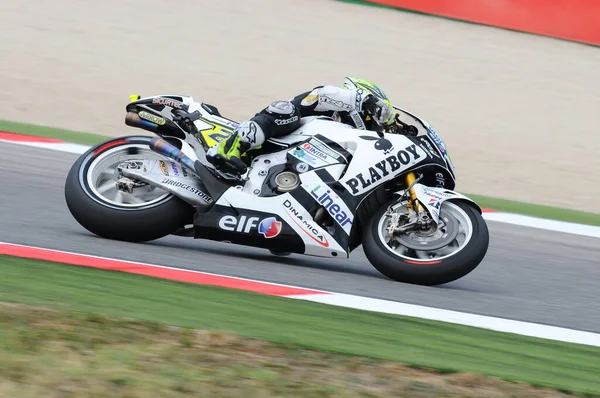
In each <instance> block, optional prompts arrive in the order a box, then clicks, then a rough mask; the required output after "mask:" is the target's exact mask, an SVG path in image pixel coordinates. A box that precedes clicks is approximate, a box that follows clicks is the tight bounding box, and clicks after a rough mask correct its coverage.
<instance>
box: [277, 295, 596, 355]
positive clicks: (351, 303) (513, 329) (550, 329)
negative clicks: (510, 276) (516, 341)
mask: <svg viewBox="0 0 600 398" xmlns="http://www.w3.org/2000/svg"><path fill="white" fill-rule="evenodd" d="M286 297H289V298H294V299H298V300H306V301H313V302H316V303H322V304H328V305H335V306H340V307H348V308H355V309H360V310H365V311H372V312H381V313H386V314H394V315H403V316H409V317H413V318H422V319H429V320H432V321H441V322H447V323H454V324H458V325H464V326H472V327H476V328H480V329H488V330H494V331H497V332H504V333H513V334H518V335H522V336H530V337H537V338H541V339H546V340H555V341H562V342H566V343H575V344H583V345H590V346H595V347H600V334H598V333H591V332H584V331H580V330H574V329H567V328H561V327H556V326H548V325H542V324H537V323H530V322H521V321H514V320H510V319H505V318H496V317H491V316H485V315H476V314H468V313H464V312H458V311H450V310H443V309H439V308H432V307H424V306H421V305H413V304H405V303H399V302H396V301H389V300H380V299H374V298H369V297H361V296H354V295H350V294H341V293H331V294H325V295H323V294H307V295H298V296H286Z"/></svg>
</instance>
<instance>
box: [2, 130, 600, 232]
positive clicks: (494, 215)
mask: <svg viewBox="0 0 600 398" xmlns="http://www.w3.org/2000/svg"><path fill="white" fill-rule="evenodd" d="M0 142H8V143H11V144H17V145H25V146H30V147H36V148H44V149H50V150H53V151H61V152H69V153H77V154H82V153H84V152H85V151H87V150H88V149H89V148H90V147H89V146H87V145H80V144H71V143H68V142H61V143H51V142H17V141H9V140H3V139H0ZM483 218H485V219H486V220H488V221H495V222H501V223H504V224H512V225H519V226H522V227H530V228H537V229H543V230H546V231H554V232H563V233H567V234H572V235H580V236H587V237H592V238H600V227H595V226H591V225H583V224H575V223H570V222H564V221H555V220H548V219H544V218H538V217H530V216H524V215H520V214H513V213H503V212H485V213H484V214H483Z"/></svg>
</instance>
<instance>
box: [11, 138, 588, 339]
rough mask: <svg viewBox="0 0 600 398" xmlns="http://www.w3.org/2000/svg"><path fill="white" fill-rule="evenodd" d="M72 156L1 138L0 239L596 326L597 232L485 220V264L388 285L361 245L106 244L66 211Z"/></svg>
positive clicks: (493, 313) (174, 241) (178, 240)
mask: <svg viewBox="0 0 600 398" xmlns="http://www.w3.org/2000/svg"><path fill="white" fill-rule="evenodd" d="M77 157H78V155H72V154H67V153H61V152H54V151H50V150H46V149H36V148H28V147H23V146H18V145H14V144H9V143H0V173H1V175H2V180H1V181H2V184H1V185H0V186H1V189H0V203H1V205H0V241H3V242H10V243H21V244H29V245H33V246H41V247H46V248H50V249H62V250H68V251H74V252H80V253H86V254H91V255H99V256H106V257H114V258H120V259H125V260H132V261H141V262H147V263H152V264H161V265H169V266H173V267H180V268H188V269H196V270H202V271H207V272H215V273H221V274H226V275H232V276H239V277H245V278H252V279H258V280H264V281H270V282H278V283H287V284H293V285H297V286H304V287H311V288H317V289H324V290H329V291H335V292H341V293H350V294H356V295H362V296H368V297H375V298H382V299H387V300H394V301H401V302H405V303H411V304H419V305H425V306H431V307H436V308H443V309H450V310H456V311H462V312H470V313H476V314H483V315H491V316H497V317H503V318H510V319H515V320H522V321H529V322H536V323H544V324H549V325H555V326H562V327H568V328H574V329H580V330H587V331H592V332H600V317H598V309H599V308H600V295H599V294H598V285H599V284H600V259H599V258H598V255H599V254H600V240H598V239H596V238H586V237H580V236H575V235H568V234H562V233H556V232H548V231H543V230H538V229H532V228H525V227H517V226H512V225H507V224H500V223H493V222H489V224H488V225H489V227H490V233H491V242H490V250H489V252H488V255H487V257H486V259H485V260H484V261H483V263H482V264H481V265H480V266H479V267H478V268H477V269H476V270H475V271H473V272H472V273H471V274H470V275H467V276H466V277H464V278H463V279H461V280H459V281H456V282H454V283H450V284H447V285H444V286H440V287H422V286H413V285H408V284H401V283H397V282H393V281H390V280H388V279H386V278H385V277H384V276H382V275H381V274H379V273H378V272H377V271H376V270H375V269H374V268H372V267H371V265H370V264H369V263H368V262H367V260H366V258H365V256H364V254H363V253H362V250H360V249H357V250H356V251H355V252H353V253H352V254H351V258H350V259H349V260H328V259H320V258H311V257H305V256H299V255H293V256H290V257H285V258H281V257H274V256H271V255H270V254H269V252H268V251H266V250H261V249H254V248H248V247H244V246H235V245H231V244H226V243H216V242H207V241H200V240H193V239H191V238H182V237H168V238H164V239H160V240H157V241H154V242H151V243H148V244H131V243H124V242H116V241H109V240H105V239H102V238H98V237H96V236H94V235H91V234H90V233H89V232H87V231H86V230H84V229H83V228H82V227H81V226H79V224H77V222H76V221H75V220H74V219H73V218H72V217H71V215H70V213H69V212H68V209H67V207H66V204H65V201H64V196H63V187H64V180H65V177H66V175H67V172H68V170H69V168H70V166H71V164H72V163H73V162H74V161H75V159H76V158H77ZM459 173H460V171H459ZM459 181H460V175H459ZM459 184H460V182H459ZM458 189H459V190H460V185H459V187H458ZM0 277H1V267H0Z"/></svg>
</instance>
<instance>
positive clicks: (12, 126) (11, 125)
mask: <svg viewBox="0 0 600 398" xmlns="http://www.w3.org/2000/svg"><path fill="white" fill-rule="evenodd" d="M0 131H4V132H7V133H17V134H25V135H33V136H37V137H45V138H57V139H59V140H63V141H67V142H72V143H75V144H82V145H95V144H98V143H100V142H102V141H106V140H107V139H108V138H109V137H106V136H102V135H96V134H89V133H82V132H79V131H71V130H64V129H57V128H53V127H45V126H36V125H33V124H26V123H18V122H10V121H7V120H0Z"/></svg>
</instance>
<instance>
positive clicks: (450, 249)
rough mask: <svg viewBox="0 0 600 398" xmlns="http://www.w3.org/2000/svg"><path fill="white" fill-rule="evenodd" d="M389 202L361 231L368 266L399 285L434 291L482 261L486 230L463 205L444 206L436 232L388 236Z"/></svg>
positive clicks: (465, 273) (470, 210) (476, 212)
mask: <svg viewBox="0 0 600 398" xmlns="http://www.w3.org/2000/svg"><path fill="white" fill-rule="evenodd" d="M393 203H394V202H391V203H388V204H387V205H385V206H382V207H381V209H379V210H378V211H377V212H376V213H375V214H374V215H373V217H372V218H371V219H370V221H369V222H368V223H367V225H366V228H365V229H364V231H363V248H364V251H365V254H366V256H367V258H368V259H369V262H370V263H371V264H372V265H373V266H374V267H375V268H376V269H377V270H378V271H379V272H381V273H382V274H384V275H386V276H387V277H389V278H391V279H394V280H396V281H399V282H407V283H413V284H419V285H440V284H443V283H448V282H452V281H454V280H457V279H459V278H462V277H463V276H465V275H467V274H468V273H469V272H471V271H473V270H474V269H475V267H477V266H478V265H479V263H480V262H481V261H482V260H483V258H484V257H485V254H486V252H487V249H488V245H489V233H488V228H487V225H486V223H485V221H484V219H483V217H482V216H481V214H480V213H479V212H478V211H477V210H476V209H475V208H473V206H471V205H469V204H468V203H467V202H449V201H448V202H444V203H443V204H442V207H441V211H440V222H439V224H438V226H437V228H435V229H432V230H430V231H422V230H407V231H406V232H402V233H400V234H393V235H390V233H389V228H388V227H389V225H390V222H392V216H391V215H390V214H389V213H388V212H387V210H388V207H389V206H390V205H391V204H393Z"/></svg>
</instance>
